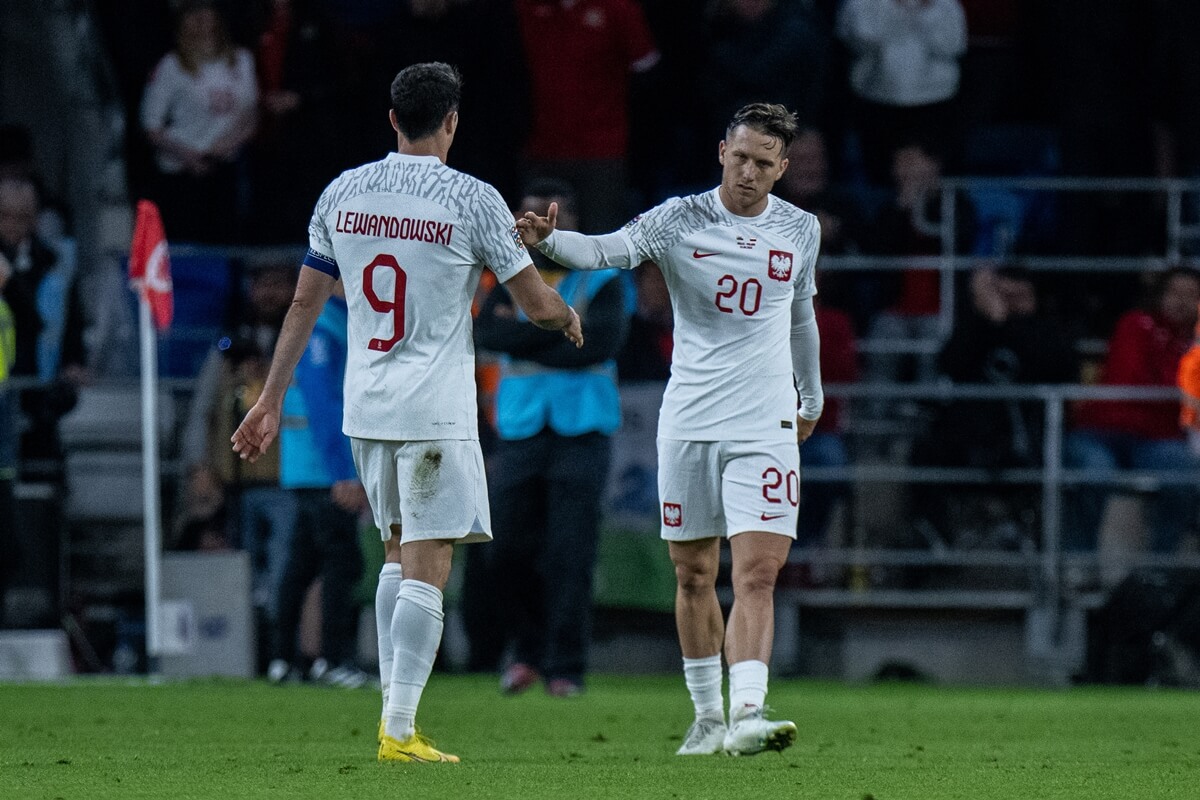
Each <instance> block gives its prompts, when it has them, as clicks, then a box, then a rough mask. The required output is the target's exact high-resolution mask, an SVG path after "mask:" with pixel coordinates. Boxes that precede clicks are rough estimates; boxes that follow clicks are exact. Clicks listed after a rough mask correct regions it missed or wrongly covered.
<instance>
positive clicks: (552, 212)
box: [516, 203, 575, 341]
mask: <svg viewBox="0 0 1200 800" xmlns="http://www.w3.org/2000/svg"><path fill="white" fill-rule="evenodd" d="M557 224H558V203H551V204H550V208H549V209H547V210H546V216H544V217H539V216H538V215H537V214H535V213H533V212H532V211H526V212H525V216H523V217H521V218H520V219H518V220H517V223H516V225H517V233H519V234H520V235H521V241H522V242H524V243H525V246H526V247H536V246H537V245H539V244H541V243H542V242H543V241H545V239H546V237H547V236H549V235H550V234H552V233H554V229H555V227H556V225H557ZM567 338H568V339H569V338H571V337H569V336H568V337H567ZM571 341H575V340H574V339H571Z"/></svg>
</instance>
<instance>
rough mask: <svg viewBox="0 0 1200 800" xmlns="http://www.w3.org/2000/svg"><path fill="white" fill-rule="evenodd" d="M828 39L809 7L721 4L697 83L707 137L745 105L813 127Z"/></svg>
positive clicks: (740, 0) (760, 0)
mask: <svg viewBox="0 0 1200 800" xmlns="http://www.w3.org/2000/svg"><path fill="white" fill-rule="evenodd" d="M831 40H832V32H831V31H830V30H829V28H828V26H827V24H826V22H825V20H824V19H823V18H822V16H821V15H820V13H818V12H817V11H816V9H814V8H812V7H811V5H807V4H802V3H792V2H780V0H721V2H720V3H719V4H718V6H717V13H716V14H715V15H714V17H713V19H712V21H711V27H710V37H709V42H708V43H707V46H706V48H705V49H706V58H705V62H704V64H703V66H702V68H701V73H700V78H699V80H698V81H697V85H698V86H699V87H700V91H701V92H702V97H703V101H702V102H703V107H704V108H705V109H706V111H707V114H706V116H705V117H704V120H705V122H704V125H705V128H706V130H705V136H706V137H709V136H710V135H716V134H718V133H719V132H720V131H721V130H722V129H723V128H724V127H725V123H726V122H728V120H729V119H730V118H731V117H732V116H733V114H734V112H735V111H737V110H738V109H739V108H741V107H742V106H744V105H745V104H746V103H748V102H751V101H755V100H764V99H766V100H770V101H771V102H774V103H780V104H782V105H784V106H787V108H788V110H790V111H792V112H793V113H795V114H796V117H797V119H798V120H799V121H800V122H801V123H804V124H809V125H814V124H817V123H818V122H819V121H820V119H819V113H820V110H821V104H822V101H823V99H824V98H823V95H824V88H825V75H826V69H827V65H828V62H829V51H830V44H831Z"/></svg>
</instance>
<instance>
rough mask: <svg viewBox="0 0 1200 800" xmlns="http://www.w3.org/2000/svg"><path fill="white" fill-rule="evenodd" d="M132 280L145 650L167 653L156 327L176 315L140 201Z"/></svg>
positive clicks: (150, 209)
mask: <svg viewBox="0 0 1200 800" xmlns="http://www.w3.org/2000/svg"><path fill="white" fill-rule="evenodd" d="M129 280H130V283H131V284H132V286H133V288H134V290H135V291H137V293H138V338H139V340H140V343H141V353H142V358H141V361H142V370H141V371H142V509H143V517H142V519H143V525H142V532H143V533H142V537H143V542H144V545H145V550H146V552H145V572H146V655H147V656H148V657H150V658H154V657H155V656H158V655H160V654H161V653H162V617H161V613H162V611H161V606H162V602H161V598H162V578H161V572H162V570H161V566H162V509H161V508H160V506H159V480H160V475H159V463H158V350H157V347H156V346H155V345H156V343H157V336H156V334H155V331H156V330H159V331H161V330H165V329H166V328H167V327H168V326H169V325H170V324H171V317H172V316H173V314H174V308H175V305H174V294H173V291H172V287H171V259H170V255H169V253H168V252H167V236H166V233H165V232H164V231H163V224H162V216H161V215H160V214H159V211H158V206H156V205H155V204H154V203H152V202H151V201H149V200H139V201H138V204H137V222H136V224H135V225H134V229H133V242H132V244H131V246H130V252H129Z"/></svg>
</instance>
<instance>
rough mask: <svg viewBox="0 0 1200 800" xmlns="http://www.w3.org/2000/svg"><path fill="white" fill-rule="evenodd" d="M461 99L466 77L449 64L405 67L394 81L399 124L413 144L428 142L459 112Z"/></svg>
mask: <svg viewBox="0 0 1200 800" xmlns="http://www.w3.org/2000/svg"><path fill="white" fill-rule="evenodd" d="M461 96H462V75H460V74H459V72H458V70H457V69H455V68H454V67H452V66H450V65H449V64H443V63H442V62H440V61H431V62H429V63H427V64H413V65H412V66H411V67H405V68H404V69H402V70H400V72H399V73H398V74H397V75H396V78H395V80H393V81H392V110H393V111H394V112H396V125H398V126H399V128H400V132H401V133H402V134H404V138H406V139H408V140H409V141H416V140H417V139H424V138H425V137H426V136H429V135H430V134H431V133H433V132H434V131H436V130H437V129H438V126H440V125H441V124H442V120H444V119H445V118H446V115H447V114H449V113H450V112H451V111H457V110H458V101H459V98H460V97H461Z"/></svg>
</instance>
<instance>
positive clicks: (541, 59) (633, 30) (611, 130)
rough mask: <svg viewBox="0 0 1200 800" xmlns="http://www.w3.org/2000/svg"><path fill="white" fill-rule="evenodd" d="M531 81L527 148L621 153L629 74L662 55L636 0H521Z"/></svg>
mask: <svg viewBox="0 0 1200 800" xmlns="http://www.w3.org/2000/svg"><path fill="white" fill-rule="evenodd" d="M516 9H517V14H518V16H519V18H520V25H521V36H522V39H523V40H524V43H525V53H526V59H527V62H528V64H529V75H530V80H531V82H532V84H533V131H532V133H531V135H530V139H529V144H528V152H529V155H530V156H531V157H533V158H538V159H593V158H623V157H624V156H625V151H626V146H627V143H628V139H629V132H628V130H629V124H628V123H629V119H628V117H629V113H628V90H629V74H630V73H631V72H642V71H645V70H647V69H649V68H650V67H652V66H654V64H655V63H656V62H657V61H658V50H657V49H656V48H655V45H654V40H653V39H652V38H651V36H650V31H649V29H648V28H647V27H646V20H645V18H644V17H643V15H642V11H641V9H640V8H639V7H638V5H637V4H636V3H634V2H632V0H517V3H516Z"/></svg>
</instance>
